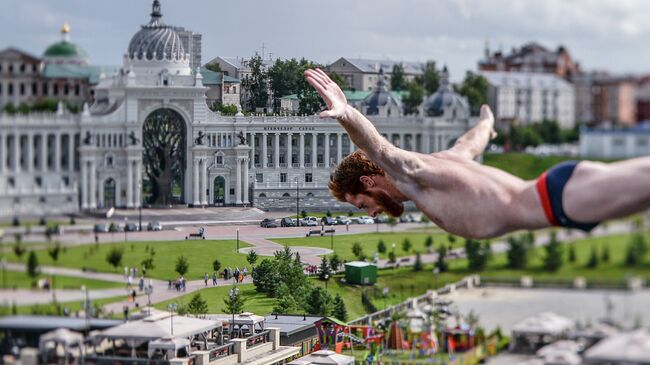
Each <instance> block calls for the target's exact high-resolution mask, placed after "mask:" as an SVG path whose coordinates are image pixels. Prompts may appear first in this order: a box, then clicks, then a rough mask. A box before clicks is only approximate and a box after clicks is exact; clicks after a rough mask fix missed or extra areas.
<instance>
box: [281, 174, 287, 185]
mask: <svg viewBox="0 0 650 365" xmlns="http://www.w3.org/2000/svg"><path fill="white" fill-rule="evenodd" d="M280 182H281V183H286V182H287V173H286V172H281V173H280Z"/></svg>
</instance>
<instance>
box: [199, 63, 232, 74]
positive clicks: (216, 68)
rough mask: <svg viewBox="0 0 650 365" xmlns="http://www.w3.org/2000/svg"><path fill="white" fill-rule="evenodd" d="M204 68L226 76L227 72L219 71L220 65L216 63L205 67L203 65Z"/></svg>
mask: <svg viewBox="0 0 650 365" xmlns="http://www.w3.org/2000/svg"><path fill="white" fill-rule="evenodd" d="M205 68H207V69H208V70H210V71H212V72H218V73H224V74H226V75H227V74H228V73H227V72H224V71H223V70H222V69H221V65H220V64H219V63H218V62H212V63H208V64H207V65H205Z"/></svg>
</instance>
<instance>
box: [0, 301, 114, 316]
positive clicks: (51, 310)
mask: <svg viewBox="0 0 650 365" xmlns="http://www.w3.org/2000/svg"><path fill="white" fill-rule="evenodd" d="M125 300H126V297H125V296H124V297H122V296H120V297H112V298H104V299H97V300H93V301H92V303H91V306H92V307H96V306H99V307H102V306H104V305H106V304H110V303H115V302H121V301H125ZM58 304H59V308H60V309H61V311H62V310H63V309H64V308H67V309H68V310H69V311H70V313H74V312H78V311H80V310H82V309H83V305H84V303H83V301H82V300H77V301H72V302H61V303H58ZM16 313H17V314H44V315H59V314H57V308H56V306H55V305H54V304H53V303H48V304H35V305H21V306H17V307H16ZM6 315H11V307H10V306H3V307H2V309H1V310H0V316H6ZM60 315H63V313H61V314H60ZM106 315H107V316H106V318H110V319H124V314H123V313H122V312H120V313H112V314H109V313H106Z"/></svg>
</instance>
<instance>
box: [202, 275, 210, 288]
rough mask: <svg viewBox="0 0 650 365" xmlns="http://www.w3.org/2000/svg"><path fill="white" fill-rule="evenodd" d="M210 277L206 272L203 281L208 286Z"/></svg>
mask: <svg viewBox="0 0 650 365" xmlns="http://www.w3.org/2000/svg"><path fill="white" fill-rule="evenodd" d="M209 278H210V277H209V276H208V273H207V272H206V273H205V275H203V281H204V282H205V286H208V279H209Z"/></svg>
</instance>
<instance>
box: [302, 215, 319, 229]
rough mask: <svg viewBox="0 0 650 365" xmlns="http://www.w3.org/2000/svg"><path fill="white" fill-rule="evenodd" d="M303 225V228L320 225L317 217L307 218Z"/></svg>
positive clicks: (304, 219)
mask: <svg viewBox="0 0 650 365" xmlns="http://www.w3.org/2000/svg"><path fill="white" fill-rule="evenodd" d="M302 225H303V226H308V227H314V226H318V225H320V224H319V223H318V218H316V217H306V218H303V220H302Z"/></svg>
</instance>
